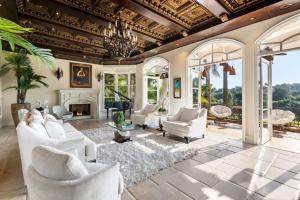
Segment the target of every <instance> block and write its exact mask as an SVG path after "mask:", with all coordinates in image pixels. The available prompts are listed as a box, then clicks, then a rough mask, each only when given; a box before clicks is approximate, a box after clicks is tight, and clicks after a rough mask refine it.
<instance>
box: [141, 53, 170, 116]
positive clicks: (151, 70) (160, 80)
mask: <svg viewBox="0 0 300 200" xmlns="http://www.w3.org/2000/svg"><path fill="white" fill-rule="evenodd" d="M169 86H170V84H169V61H168V60H166V59H164V58H162V57H155V58H151V59H150V60H148V61H147V62H146V63H145V65H144V99H143V102H144V105H145V104H161V111H163V110H164V109H165V111H164V112H167V111H168V110H169V104H168V103H169V96H170V95H169V91H170V88H169Z"/></svg>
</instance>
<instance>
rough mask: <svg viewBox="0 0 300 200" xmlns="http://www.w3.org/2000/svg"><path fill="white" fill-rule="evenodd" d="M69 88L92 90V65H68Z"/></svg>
mask: <svg viewBox="0 0 300 200" xmlns="http://www.w3.org/2000/svg"><path fill="white" fill-rule="evenodd" d="M70 87H71V88H92V65H87V64H81V63H70Z"/></svg>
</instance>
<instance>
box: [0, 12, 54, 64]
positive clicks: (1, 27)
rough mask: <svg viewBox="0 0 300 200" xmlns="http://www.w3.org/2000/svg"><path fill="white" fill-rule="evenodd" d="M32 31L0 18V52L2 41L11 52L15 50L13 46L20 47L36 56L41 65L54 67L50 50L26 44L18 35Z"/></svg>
mask: <svg viewBox="0 0 300 200" xmlns="http://www.w3.org/2000/svg"><path fill="white" fill-rule="evenodd" d="M31 31H32V29H30V28H24V27H21V26H19V25H18V24H15V23H14V22H11V21H9V20H6V19H4V18H1V17H0V43H1V45H0V47H1V48H0V50H2V41H6V42H8V43H9V45H10V48H11V49H12V51H14V50H15V46H20V47H22V48H24V49H26V50H27V51H28V52H29V53H30V54H32V55H34V56H37V57H38V58H39V59H40V60H41V61H42V62H43V63H45V64H47V65H48V66H50V67H54V60H55V59H54V57H53V55H52V53H51V50H50V49H43V48H38V47H36V46H35V45H33V44H31V43H30V42H28V41H27V40H26V39H24V38H23V37H22V36H21V35H20V34H22V33H26V32H31Z"/></svg>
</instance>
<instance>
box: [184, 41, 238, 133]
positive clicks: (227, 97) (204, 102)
mask: <svg viewBox="0 0 300 200" xmlns="http://www.w3.org/2000/svg"><path fill="white" fill-rule="evenodd" d="M243 49H244V44H242V43H241V42H239V41H236V40H233V39H227V38H221V39H214V40H210V41H208V42H205V43H203V44H202V45H200V46H198V47H197V48H195V49H194V50H193V51H192V52H191V54H190V55H189V56H188V59H187V65H188V73H187V74H188V80H189V81H188V94H189V95H188V98H189V101H188V104H189V105H192V106H193V107H206V108H207V109H208V111H209V116H208V122H209V123H210V124H211V125H210V126H209V129H210V128H211V130H214V131H215V132H222V134H223V133H225V132H224V131H225V130H226V133H228V132H230V131H228V130H233V131H232V132H234V135H235V136H236V137H237V138H242V137H243V135H244V134H242V130H243V126H244V123H243V115H244V112H243V110H244V105H243V104H242V102H243V98H244V94H243V87H244V84H243V51H244V50H243ZM216 77H217V78H216ZM233 77H234V78H233ZM216 105H222V106H225V107H227V108H229V109H228V112H227V116H226V117H225V116H224V117H220V116H219V115H218V113H215V112H213V110H214V109H215V108H216V107H215V106H216ZM209 129H208V130H209ZM221 129H222V131H220V130H221ZM226 133H225V134H226Z"/></svg>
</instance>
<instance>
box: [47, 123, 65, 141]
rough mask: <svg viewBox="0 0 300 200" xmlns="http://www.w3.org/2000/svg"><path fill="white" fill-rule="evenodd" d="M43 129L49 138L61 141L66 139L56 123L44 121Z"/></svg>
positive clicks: (59, 125)
mask: <svg viewBox="0 0 300 200" xmlns="http://www.w3.org/2000/svg"><path fill="white" fill-rule="evenodd" d="M45 128H46V131H47V133H48V135H49V137H50V138H53V139H61V138H64V137H66V132H65V130H64V128H63V127H62V125H61V124H60V123H59V122H58V121H52V120H47V121H45Z"/></svg>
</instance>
